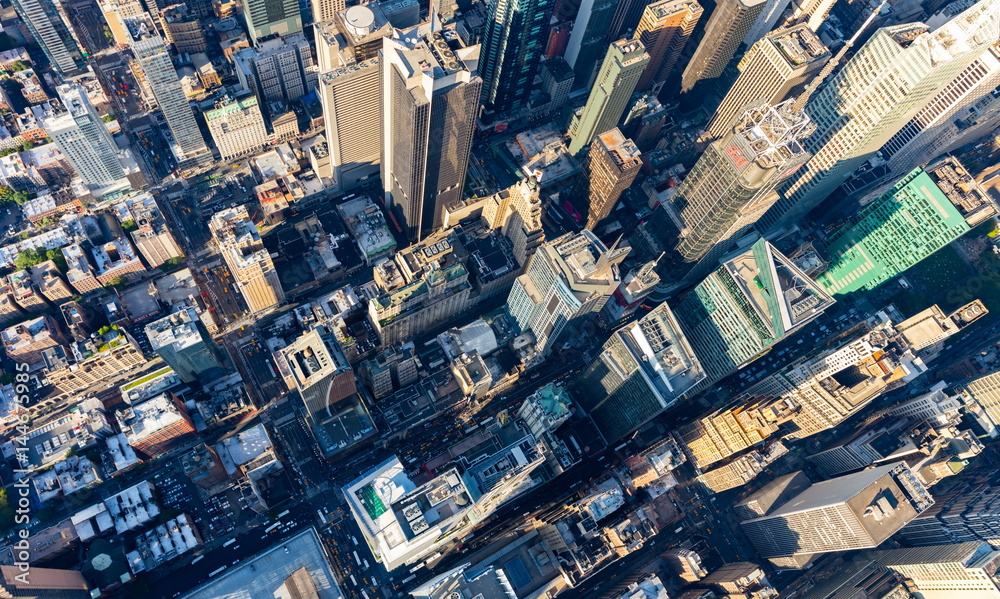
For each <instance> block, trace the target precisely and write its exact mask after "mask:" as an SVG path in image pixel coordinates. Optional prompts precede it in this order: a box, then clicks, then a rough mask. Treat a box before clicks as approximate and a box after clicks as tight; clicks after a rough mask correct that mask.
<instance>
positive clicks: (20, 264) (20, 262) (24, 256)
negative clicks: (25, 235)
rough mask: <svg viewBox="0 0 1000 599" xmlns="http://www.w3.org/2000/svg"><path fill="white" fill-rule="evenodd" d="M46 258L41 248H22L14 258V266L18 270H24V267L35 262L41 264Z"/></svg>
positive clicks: (28, 266) (29, 266) (30, 265)
mask: <svg viewBox="0 0 1000 599" xmlns="http://www.w3.org/2000/svg"><path fill="white" fill-rule="evenodd" d="M47 259H48V258H46V256H45V252H44V251H43V250H35V249H28V250H22V251H21V253H19V254H18V255H17V258H15V259H14V267H15V268H17V269H18V270H24V269H25V268H31V267H32V266H34V265H36V264H41V263H42V262H45V261H46V260H47Z"/></svg>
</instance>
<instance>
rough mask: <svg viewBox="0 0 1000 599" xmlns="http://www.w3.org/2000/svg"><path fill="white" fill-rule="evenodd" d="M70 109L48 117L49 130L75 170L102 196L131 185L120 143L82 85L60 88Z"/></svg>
mask: <svg viewBox="0 0 1000 599" xmlns="http://www.w3.org/2000/svg"><path fill="white" fill-rule="evenodd" d="M56 92H57V93H58V94H59V99H60V100H61V101H62V104H63V107H64V108H65V109H66V112H63V113H61V114H58V115H55V116H52V117H49V118H46V119H45V120H44V123H43V124H44V127H45V130H46V131H47V132H48V134H49V136H51V137H52V141H53V142H55V144H56V147H58V148H59V151H60V152H62V154H63V156H65V157H66V159H67V160H69V163H70V164H71V165H73V170H75V171H76V172H77V174H79V175H80V178H81V179H83V182H84V183H86V184H87V187H88V188H90V189H91V191H92V192H93V193H95V194H96V195H98V196H100V195H103V193H105V192H107V191H111V190H113V189H123V188H125V187H128V185H129V182H128V179H126V178H125V169H123V168H122V164H121V162H119V161H118V153H119V150H118V146H117V145H115V140H114V139H113V138H112V137H111V134H110V133H109V132H108V129H107V127H105V126H104V121H102V120H101V117H100V116H99V115H98V114H97V111H96V110H94V107H93V106H92V105H91V103H90V100H89V99H88V98H87V92H86V90H84V89H83V87H81V86H80V85H76V84H69V85H60V86H59V87H57V88H56Z"/></svg>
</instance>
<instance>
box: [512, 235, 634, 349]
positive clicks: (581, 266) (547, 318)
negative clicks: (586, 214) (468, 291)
mask: <svg viewBox="0 0 1000 599" xmlns="http://www.w3.org/2000/svg"><path fill="white" fill-rule="evenodd" d="M628 252H629V248H627V247H625V248H613V249H608V248H607V246H605V245H604V244H603V243H602V242H601V240H600V239H598V238H597V236H595V235H594V234H593V233H591V232H590V231H589V230H587V229H584V230H583V231H581V232H579V233H567V234H565V235H563V236H562V237H557V238H556V239H553V240H552V241H548V242H546V243H544V244H543V245H542V246H541V247H539V248H538V250H537V251H536V252H535V254H534V255H533V256H532V257H531V261H530V262H528V268H527V271H526V272H525V274H523V275H521V276H519V277H518V278H517V280H516V281H515V282H514V286H513V288H512V289H511V291H510V297H509V299H508V300H507V310H508V312H509V313H510V315H511V318H513V319H514V321H515V322H516V323H517V326H518V328H519V329H520V331H521V332H522V333H525V332H528V331H530V332H531V333H532V334H533V335H534V336H535V345H536V347H537V348H538V350H539V351H542V352H546V351H549V349H550V348H551V347H553V346H554V344H555V343H556V342H557V341H559V340H560V338H561V336H562V335H563V334H564V333H565V334H569V333H571V332H573V331H575V329H576V326H577V325H578V324H579V323H580V322H582V321H583V320H584V319H585V318H586V317H588V316H591V315H596V314H597V313H598V312H599V311H600V310H601V308H603V307H604V304H605V303H607V301H608V299H610V298H611V295H612V294H613V293H614V292H615V289H617V288H618V285H619V284H620V283H621V276H620V274H619V272H618V263H619V262H621V261H622V260H624V259H625V256H627V255H628Z"/></svg>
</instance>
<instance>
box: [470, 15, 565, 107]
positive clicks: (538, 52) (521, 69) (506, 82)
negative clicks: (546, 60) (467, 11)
mask: <svg viewBox="0 0 1000 599" xmlns="http://www.w3.org/2000/svg"><path fill="white" fill-rule="evenodd" d="M553 3H554V0H492V2H491V3H490V14H489V22H488V23H487V25H486V32H485V34H484V36H483V56H482V60H481V62H480V68H479V73H480V75H482V77H483V104H485V105H486V107H487V108H489V109H492V110H495V111H497V112H506V111H509V110H512V109H516V108H520V107H521V106H523V105H524V104H525V103H526V102H527V101H528V96H529V95H530V94H531V83H532V80H533V79H534V78H535V74H536V73H537V72H538V70H539V62H540V61H541V58H542V55H543V54H544V53H545V44H546V41H547V38H548V34H549V15H550V14H551V12H552V5H553Z"/></svg>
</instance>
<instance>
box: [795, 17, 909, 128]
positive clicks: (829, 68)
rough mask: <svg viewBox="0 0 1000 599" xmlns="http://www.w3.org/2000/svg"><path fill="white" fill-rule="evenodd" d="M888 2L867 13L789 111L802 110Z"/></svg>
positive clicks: (796, 111)
mask: <svg viewBox="0 0 1000 599" xmlns="http://www.w3.org/2000/svg"><path fill="white" fill-rule="evenodd" d="M888 3H889V0H882V3H881V4H879V5H878V8H876V9H875V10H873V11H872V14H870V15H868V18H867V19H865V22H864V23H862V24H861V27H858V30H857V31H855V32H854V35H853V36H851V39H849V40H847V41H846V42H844V45H843V47H841V48H840V51H839V52H837V55H836V56H834V57H833V58H832V59H831V60H830V62H828V63H826V65H825V66H824V67H823V70H822V71H820V72H819V74H818V75H816V77H815V78H813V80H812V81H810V82H809V85H807V86H806V89H805V91H803V92H802V94H801V95H799V97H798V98H796V100H795V102H794V103H793V104H792V107H791V112H792V113H793V114H794V113H798V112H802V109H803V108H805V107H806V102H808V101H809V98H810V97H812V95H813V93H814V92H815V91H816V89H817V88H819V86H820V85H821V84H822V83H823V81H825V80H826V78H827V77H829V76H830V73H832V72H833V70H834V69H836V68H837V66H838V65H840V61H841V60H843V59H844V55H846V54H847V52H848V51H849V50H850V49H851V48H852V47H853V46H854V44H855V42H857V41H858V38H859V37H861V34H862V33H864V31H865V29H868V26H869V25H871V24H872V21H874V20H875V17H877V16H878V15H879V13H881V12H882V9H883V8H885V5H886V4H888Z"/></svg>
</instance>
